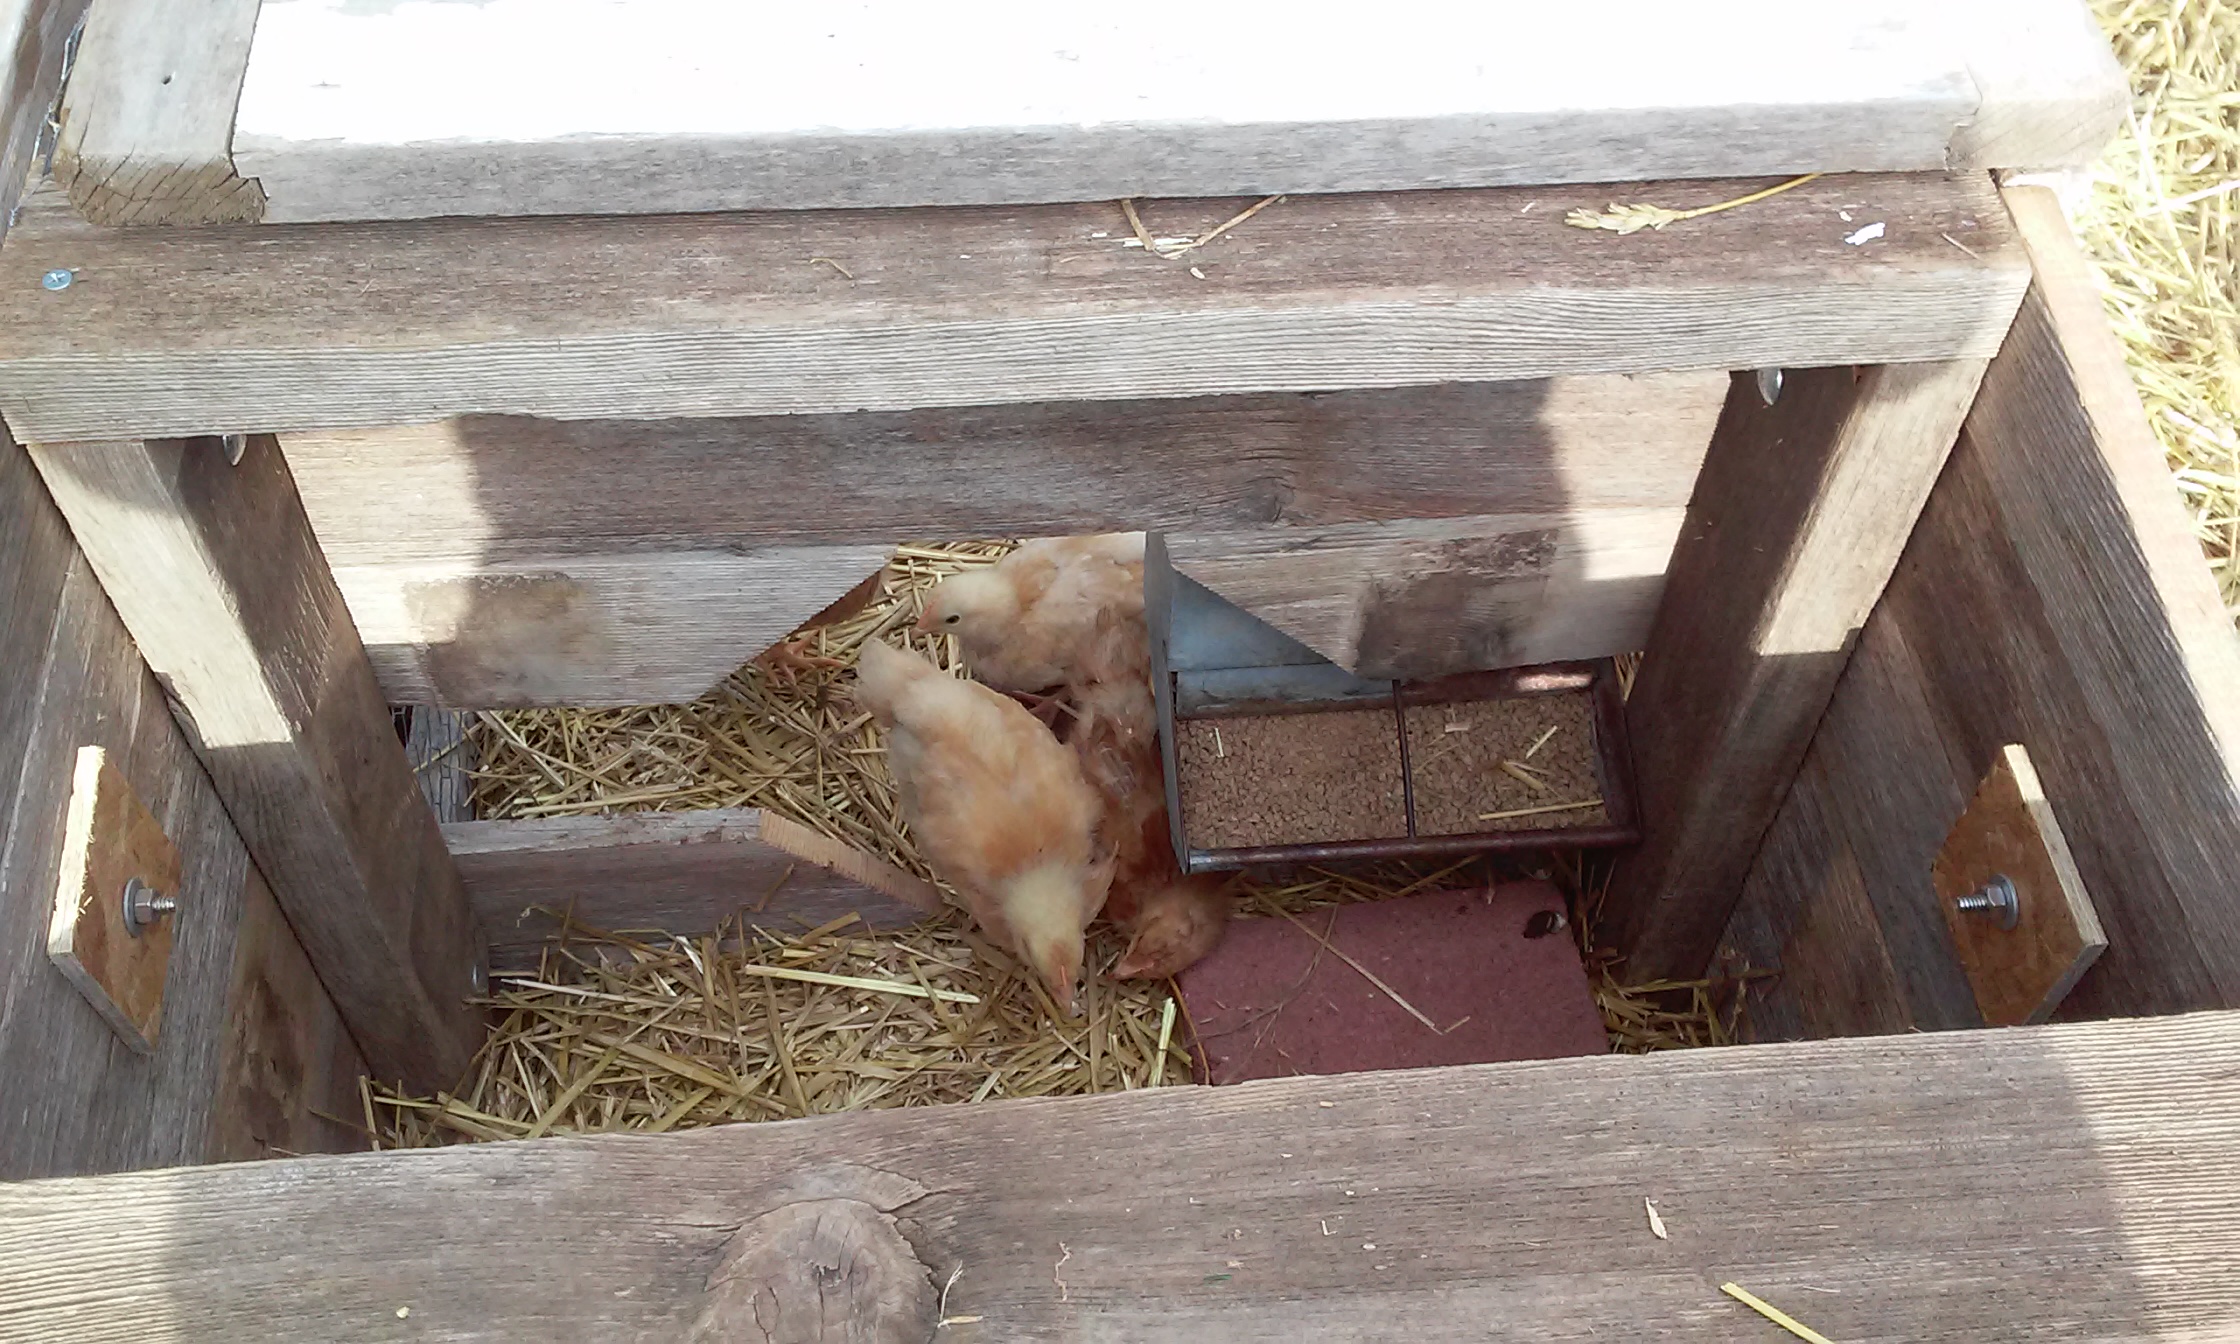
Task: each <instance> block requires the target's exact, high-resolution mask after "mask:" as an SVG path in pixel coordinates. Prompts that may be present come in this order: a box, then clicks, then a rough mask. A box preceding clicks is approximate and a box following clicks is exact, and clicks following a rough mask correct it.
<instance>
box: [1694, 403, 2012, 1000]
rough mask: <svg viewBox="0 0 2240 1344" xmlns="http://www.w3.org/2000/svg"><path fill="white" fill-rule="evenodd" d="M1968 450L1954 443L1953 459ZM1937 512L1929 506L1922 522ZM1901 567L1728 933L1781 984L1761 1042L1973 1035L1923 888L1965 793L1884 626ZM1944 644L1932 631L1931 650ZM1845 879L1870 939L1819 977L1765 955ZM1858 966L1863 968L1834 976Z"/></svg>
mask: <svg viewBox="0 0 2240 1344" xmlns="http://www.w3.org/2000/svg"><path fill="white" fill-rule="evenodd" d="M1966 448H1967V440H1966V436H1965V435H1964V434H1963V436H1962V439H1961V443H1960V445H1959V447H1957V448H1956V449H1955V452H1965V451H1966ZM1939 488H1940V490H1941V489H1942V487H1941V486H1940V487H1939ZM1937 499H1938V495H1937V494H1936V493H1932V494H1931V496H1930V500H1931V508H1930V509H1929V510H1925V511H1924V512H1925V513H1927V512H1933V510H1934V506H1935V503H1936V501H1937ZM1910 563H1911V559H1910V553H1909V558H1908V559H1907V560H1904V561H1901V562H1900V565H1899V568H1898V571H1897V573H1896V574H1895V575H1893V576H1892V580H1891V583H1892V588H1891V589H1886V590H1885V591H1884V606H1883V607H1882V608H1880V609H1878V610H1877V612H1876V614H1875V615H1874V616H1873V617H1871V618H1869V620H1868V621H1867V625H1866V629H1865V630H1864V631H1863V632H1862V633H1861V634H1860V637H1859V644H1858V647H1857V648H1856V649H1855V650H1854V651H1853V652H1852V655H1851V662H1850V664H1849V665H1848V666H1847V667H1845V668H1844V673H1843V678H1842V680H1840V681H1839V682H1837V684H1836V693H1835V695H1834V697H1833V698H1832V699H1831V700H1830V701H1829V704H1828V712H1827V713H1826V715H1824V716H1823V717H1822V718H1821V720H1820V728H1819V731H1818V732H1817V733H1816V734H1815V735H1814V737H1813V741H1812V749H1811V750H1810V751H1809V752H1808V753H1807V754H1806V756H1805V763H1804V767H1803V768H1802V769H1801V770H1799V771H1798V773H1797V779H1796V783H1795V784H1794V785H1792V786H1791V788H1790V791H1789V796H1788V798H1787V799H1785V800H1784V801H1783V802H1782V804H1781V811H1780V813H1779V814H1778V815H1777V816H1776V817H1775V819H1774V824H1773V826H1772V827H1771V828H1770V829H1769V830H1768V831H1767V833H1766V840H1765V844H1764V846H1763V847H1762V848H1761V849H1760V850H1759V853H1758V857H1757V859H1756V860H1755V861H1754V862H1753V863H1752V866H1751V870H1750V876H1749V879H1748V880H1747V881H1746V882H1745V883H1744V884H1743V896H1742V901H1741V904H1740V905H1739V906H1738V907H1737V908H1736V910H1735V915H1734V919H1733V920H1732V921H1730V923H1729V924H1728V926H1727V934H1726V938H1725V940H1724V943H1723V944H1722V951H1731V952H1733V953H1734V954H1735V955H1736V957H1737V958H1739V959H1740V960H1744V961H1747V962H1748V964H1750V965H1751V966H1753V967H1757V968H1760V969H1771V970H1777V971H1780V972H1782V974H1781V975H1780V977H1779V978H1777V979H1775V980H1772V981H1770V982H1766V983H1764V984H1761V985H1759V986H1758V987H1756V988H1755V989H1754V990H1753V993H1752V999H1753V1003H1754V1006H1753V1009H1752V1015H1751V1023H1752V1026H1753V1027H1754V1028H1755V1031H1756V1036H1755V1038H1756V1039H1759V1040H1788V1039H1797V1038H1802V1037H1805V1036H1822V1035H1838V1036H1850V1035H1860V1034H1865V1033H1868V1032H1873V1031H1879V1030H1885V1029H1887V1028H1886V1027H1885V1026H1884V1025H1883V1024H1884V1023H1886V1022H1888V1021H1890V1020H1892V1019H1894V1018H1896V1017H1897V1016H1899V1015H1901V1014H1902V1015H1903V1016H1904V1017H1906V1018H1907V1019H1908V1020H1909V1021H1910V1023H1911V1024H1912V1025H1913V1026H1916V1027H1919V1028H1921V1029H1923V1030H1930V1031H1934V1030H1940V1029H1946V1028H1953V1027H1978V1026H1982V1025H1983V1017H1982V1014H1981V1012H1980V1011H1978V1009H1977V1007H1976V1001H1975V994H1974V992H1973V991H1972V990H1971V989H1970V988H1969V986H1968V979H1967V975H1966V973H1965V972H1964V971H1963V970H1962V969H1961V967H1960V963H1959V960H1958V958H1957V956H1956V955H1955V953H1954V951H1953V947H1952V941H1951V939H1950V938H1949V937H1948V936H1947V934H1946V931H1945V924H1944V916H1943V914H1942V912H1941V911H1939V910H1938V908H1937V904H1936V900H1935V896H1934V892H1933V891H1931V890H1930V888H1929V867H1928V865H1929V863H1930V861H1931V860H1932V859H1933V858H1934V856H1935V854H1936V850H1937V846H1938V845H1939V844H1940V843H1942V842H1943V839H1944V834H1945V829H1946V828H1947V827H1948V826H1949V825H1950V824H1951V821H1952V818H1954V817H1957V816H1959V815H1960V810H1961V808H1962V807H1964V806H1965V805H1966V803H1967V799H1968V790H1969V789H1970V788H1971V787H1972V786H1973V781H1971V780H1969V779H1967V778H1965V777H1964V776H1965V771H1966V767H1965V766H1962V765H1956V764H1954V763H1953V762H1952V761H1951V760H1950V758H1949V757H1948V756H1947V754H1946V743H1945V739H1944V735H1943V731H1942V730H1941V729H1940V728H1939V726H1938V724H1937V722H1936V718H1935V715H1934V713H1933V711H1931V709H1930V708H1929V705H1928V702H1927V699H1926V695H1925V692H1924V689H1923V686H1922V681H1921V672H1920V664H1919V662H1918V661H1917V660H1916V659H1915V658H1914V657H1913V654H1912V652H1911V650H1910V649H1908V648H1907V647H1906V642H1905V638H1904V636H1903V634H1902V633H1901V632H1900V631H1899V629H1898V628H1897V626H1896V625H1895V624H1893V623H1892V621H1891V620H1890V619H1889V616H1888V612H1889V603H1890V601H1891V592H1892V590H1894V589H1896V588H1899V587H1902V586H1903V584H1904V583H1905V580H1906V575H1907V572H1908V566H1909V565H1910ZM1949 633H1950V631H1949V630H1940V631H1938V632H1937V637H1940V638H1941V637H1947V636H1948V635H1949ZM1844 865H1848V866H1850V867H1853V868H1856V869H1857V871H1858V874H1859V882H1860V884H1861V885H1862V886H1863V887H1864V889H1865V891H1866V893H1867V899H1868V901H1869V902H1870V903H1871V904H1872V905H1873V907H1874V912H1875V919H1874V929H1873V932H1872V935H1871V938H1870V939H1869V941H1868V942H1867V943H1865V944H1859V943H1854V944H1850V945H1838V946H1831V947H1823V948H1820V949H1817V951H1816V952H1815V953H1813V954H1810V955H1817V956H1818V957H1819V958H1820V961H1819V969H1812V968H1808V967H1798V968H1796V969H1794V970H1793V971H1792V970H1791V968H1789V967H1788V966H1787V965H1786V961H1785V958H1786V956H1787V955H1788V953H1787V950H1786V949H1785V947H1784V946H1783V944H1782V943H1781V942H1779V941H1778V940H1776V941H1774V942H1771V943H1768V941H1767V940H1766V937H1765V930H1767V929H1769V928H1770V929H1778V930H1781V931H1783V932H1782V933H1781V935H1780V936H1781V937H1786V936H1787V934H1786V931H1787V930H1788V929H1790V928H1792V927H1794V925H1795V923H1796V921H1798V920H1800V919H1803V918H1806V906H1807V904H1808V903H1812V902H1816V901H1818V900H1819V899H1821V898H1822V897H1821V890H1820V888H1819V887H1818V886H1817V885H1815V884H1816V883H1818V882H1820V881H1822V880H1825V879H1824V877H1823V874H1825V873H1827V872H1829V871H1830V870H1831V869H1833V868H1836V867H1839V866H1844ZM1858 936H1860V937H1867V936H1868V935H1866V934H1864V933H1863V932H1862V933H1860V934H1859V935H1858ZM1877 945H1879V947H1880V950H1879V951H1878V950H1876V948H1877ZM1860 959H1863V960H1864V961H1866V962H1867V963H1869V964H1868V965H1866V966H1864V967H1854V966H1849V965H1844V966H1843V968H1842V969H1840V970H1837V969H1834V968H1835V967H1837V966H1838V965H1841V964H1843V963H1848V962H1851V961H1854V960H1860ZM1884 964H1887V965H1888V967H1889V968H1890V970H1891V971H1892V972H1893V973H1894V974H1895V975H1896V977H1897V980H1896V984H1895V985H1894V986H1890V987H1889V989H1890V992H1889V994H1888V996H1887V998H1886V999H1884V1000H1880V1001H1877V1000H1876V999H1875V997H1874V996H1872V995H1868V994H1861V995H1858V996H1855V997H1854V998H1853V1000H1852V1006H1853V1007H1854V1008H1855V1009H1856V1010H1857V1011H1856V1014H1855V1015H1848V1016H1843V1015H1831V1014H1829V1013H1827V1012H1826V1011H1825V1005H1824V1004H1823V1003H1822V1002H1821V994H1820V990H1819V977H1820V976H1821V975H1829V976H1832V977H1835V978H1837V979H1842V980H1848V981H1850V982H1851V983H1854V984H1858V983H1867V984H1885V983H1886V982H1885V981H1883V980H1882V976H1881V970H1880V968H1881V966H1882V965H1884ZM1862 977H1863V979H1862ZM1808 1019H1809V1022H1810V1027H1809V1029H1808V1026H1807V1022H1808Z"/></svg>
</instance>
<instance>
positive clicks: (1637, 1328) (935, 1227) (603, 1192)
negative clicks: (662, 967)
mask: <svg viewBox="0 0 2240 1344" xmlns="http://www.w3.org/2000/svg"><path fill="white" fill-rule="evenodd" d="M2236 1054H2240V1014H2234V1013H2215V1014H2203V1015H2198V1016H2192V1017H2180V1018H2170V1019H2156V1020H2140V1021H2125V1022H2109V1023H2100V1024H2093V1025H2080V1026H2052V1027H2029V1028H2018V1029H2012V1030H2006V1031H1994V1032H1963V1033H1949V1034H1942V1035H1926V1036H1923V1035H1916V1036H1900V1037H1894V1038H1887V1039H1868V1040H1846V1041H1831V1042H1817V1043H1811V1044H1803V1045H1786V1046H1744V1047H1736V1048H1730V1049H1715V1050H1713V1049H1707V1050H1693V1051H1682V1052H1676V1053H1669V1054H1663V1055H1656V1056H1649V1057H1623V1056H1618V1057H1604V1058H1598V1059H1572V1060H1560V1061H1549V1062H1543V1063H1530V1064H1510V1065H1485V1066H1477V1067H1467V1068H1447V1069H1424V1070H1419V1071H1413V1072H1404V1073H1372V1074H1355V1075H1349V1076H1342V1077H1328V1078H1292V1079H1284V1080H1280V1081H1271V1082H1262V1083H1250V1084H1245V1085H1242V1086H1238V1087H1226V1088H1194V1089H1186V1090H1160V1091H1153V1092H1136V1093H1126V1094H1119V1095H1108V1096H1100V1097H1094V1098H1079V1099H1067V1100H1059V1101H1039V1100H1037V1101H1022V1102H1001V1101H998V1102H993V1103H988V1104H983V1105H966V1106H948V1107H940V1108H935V1109H931V1110H914V1111H875V1112H867V1113H860V1114H851V1115H844V1116H832V1117H825V1118H819V1119H813V1120H807V1121H798V1122H788V1123H773V1124H744V1125H731V1126H725V1127H722V1128H717V1129H709V1130H701V1131H697V1132H693V1133H689V1134H665V1135H659V1136H638V1137H633V1136H625V1135H611V1136H603V1137H597V1138H581V1139H578V1138H546V1139H538V1140H532V1141H528V1142H520V1143H502V1144H477V1145H468V1146H463V1147H454V1148H446V1149H441V1150H437V1151H428V1152H394V1153H372V1154H359V1155H353V1156H348V1157H335V1158H317V1159H306V1160H303V1161H289V1162H265V1163H253V1164H247V1165H242V1166H236V1167H230V1168H204V1169H190V1170H180V1171H165V1172H151V1173H145V1174H139V1175H129V1176H115V1177H101V1178H94V1179H86V1180H67V1181H50V1182H35V1183H28V1184H20V1185H13V1186H0V1319H5V1320H6V1322H7V1324H8V1329H9V1330H10V1331H11V1332H13V1333H16V1334H20V1335H21V1336H23V1337H25V1338H39V1339H77V1340H143V1339H145V1340H154V1339H172V1338H181V1337H191V1338H225V1339H236V1340H293V1339H367V1338H387V1337H392V1336H393V1337H400V1338H401V1337H405V1336H406V1335H408V1334H409V1335H420V1334H432V1335H440V1336H442V1337H444V1338H449V1339H461V1340H466V1339H522V1338H537V1339H545V1340H552V1341H556V1342H564V1341H576V1340H583V1341H592V1340H598V1341H638V1340H643V1341H653V1340H665V1339H678V1338H695V1339H715V1338H724V1339H729V1338H736V1337H739V1336H738V1335H737V1334H733V1333H724V1332H723V1331H722V1330H721V1329H719V1327H721V1326H723V1325H724V1322H725V1321H726V1320H727V1319H728V1320H730V1322H731V1324H730V1328H731V1329H733V1330H737V1329H739V1328H740V1326H739V1324H738V1321H737V1319H735V1318H731V1317H728V1316H727V1313H730V1312H734V1311H740V1310H741V1309H742V1308H744V1309H745V1310H744V1314H745V1317H746V1319H748V1320H752V1319H754V1317H753V1314H752V1306H753V1302H752V1299H755V1298H756V1297H758V1296H759V1294H758V1291H757V1290H758V1289H759V1288H761V1287H763V1286H765V1285H770V1286H773V1287H774V1288H776V1289H778V1290H782V1291H781V1295H780V1296H779V1297H777V1298H764V1299H763V1305H764V1306H765V1308H766V1309H767V1308H771V1307H779V1308H786V1307H798V1306H799V1305H800V1303H799V1301H798V1300H797V1299H789V1298H788V1297H787V1296H786V1294H787V1293H790V1291H791V1290H790V1289H788V1288H787V1284H788V1282H789V1281H791V1276H793V1275H795V1274H799V1275H803V1276H805V1277H807V1278H808V1279H809V1280H810V1286H809V1287H808V1288H807V1291H808V1292H809V1294H810V1303H809V1305H810V1306H811V1307H812V1309H813V1308H814V1306H815V1304H816V1301H817V1294H816V1291H815V1286H814V1285H815V1283H816V1281H817V1280H816V1277H815V1274H814V1269H815V1266H816V1265H818V1264H820V1263H822V1264H825V1265H828V1266H834V1267H836V1268H835V1269H834V1270H833V1271H832V1272H829V1273H828V1274H827V1275H826V1277H825V1278H824V1279H823V1282H824V1283H825V1284H827V1285H829V1286H830V1289H831V1292H832V1293H833V1299H834V1302H835V1303H838V1302H844V1301H847V1300H848V1299H849V1297H850V1296H851V1295H852V1294H854V1293H857V1292H858V1291H860V1289H861V1288H862V1286H863V1285H864V1284H865V1283H866V1282H870V1281H874V1280H876V1281H878V1282H881V1283H884V1284H888V1285H891V1286H892V1287H893V1289H894V1294H893V1296H892V1298H891V1299H889V1301H888V1305H887V1307H886V1308H885V1309H884V1310H883V1311H877V1312H870V1311H866V1312H862V1313H860V1314H856V1313H850V1314H845V1315H842V1314H841V1313H842V1312H843V1311H844V1309H843V1308H841V1307H839V1306H837V1305H835V1306H834V1307H832V1308H831V1312H832V1315H835V1316H839V1319H832V1318H831V1316H828V1318H827V1320H826V1322H825V1324H826V1332H825V1333H822V1334H817V1333H814V1332H809V1333H803V1334H801V1335H799V1336H795V1335H792V1334H788V1335H787V1336H786V1337H789V1338H791V1337H801V1338H826V1339H835V1340H837V1339H840V1338H843V1337H844V1338H849V1339H873V1338H875V1339H912V1340H931V1339H934V1338H937V1337H938V1338H940V1339H944V1340H949V1339H954V1340H958V1341H964V1342H966V1344H970V1342H971V1341H979V1340H1057V1339H1069V1338H1079V1337H1084V1336H1087V1337H1096V1338H1110V1339H1123V1340H1136V1341H1151V1340H1177V1341H1179V1340H1202V1339H1213V1338H1218V1339H1224V1340H1238V1341H1248V1342H1249V1341H1265V1342H1266V1344H1276V1342H1277V1341H1293V1340H1300V1339H1364V1338H1376V1339H1390V1338H1396V1337H1405V1338H1410V1339H1421V1340H1426V1341H1448V1340H1455V1341H1460V1340H1483V1339H1486V1338H1489V1337H1491V1338H1507V1339H1520V1340H1523V1339H1530V1340H1555V1341H1569V1340H1581V1341H1584V1340H1591V1339H1596V1338H1601V1339H1613V1338H1633V1337H1640V1336H1643V1335H1653V1336H1655V1337H1656V1338H1659V1339H1670V1340H1703V1341H1721V1342H1722V1344H1724V1342H1725V1341H1731V1340H1737V1339H1757V1338H1761V1337H1762V1338H1766V1339H1769V1340H1770V1339H1772V1338H1774V1337H1775V1332H1774V1330H1773V1328H1772V1327H1771V1326H1769V1325H1767V1324H1766V1323H1765V1322H1763V1321H1760V1320H1758V1319H1757V1318H1755V1317H1753V1316H1751V1315H1750V1314H1749V1313H1748V1312H1746V1311H1745V1310H1744V1309H1743V1308H1742V1307H1741V1306H1740V1305H1738V1304H1737V1303H1735V1302H1733V1301H1731V1300H1729V1299H1727V1298H1725V1297H1723V1296H1722V1295H1721V1294H1720V1292H1719V1287H1718V1285H1719V1284H1721V1283H1723V1282H1729V1281H1732V1282H1736V1283H1739V1284H1741V1285H1742V1286H1743V1287H1745V1288H1747V1289H1749V1290H1751V1291H1753V1292H1755V1293H1757V1294H1759V1295H1760V1296H1762V1297H1764V1298H1766V1299H1768V1300H1770V1301H1772V1302H1774V1303H1775V1304H1777V1305H1779V1306H1781V1307H1783V1308H1784V1309H1786V1310H1788V1311H1789V1312H1790V1313H1792V1314H1793V1315H1795V1316H1796V1317H1798V1318H1800V1319H1802V1320H1803V1321H1805V1322H1806V1323H1807V1324H1809V1325H1811V1326H1813V1327H1814V1328H1816V1329H1818V1330H1820V1331H1821V1332H1823V1333H1824V1334H1826V1335H1827V1336H1828V1337H1830V1338H1832V1339H1849V1340H1864V1339H1887V1340H1900V1339H1903V1340H1921V1339H1959V1338H1976V1339H2019V1338H2039V1337H2044V1338H2056V1337H2058V1338H2061V1339H2064V1340H2084V1341H2102V1340H2104V1341H2117V1340H2123V1341H2138V1340H2171V1341H2179V1340H2189V1341H2190V1340H2202V1339H2210V1338H2223V1337H2226V1336H2228V1335H2229V1334H2230V1333H2231V1332H2232V1331H2234V1330H2235V1329H2240V1219H2236V1218H2235V1217H2234V1200H2235V1197H2236V1196H2235V1177H2234V1173H2235V1172H2236V1171H2240V1073H2236V1072H2235V1071H2234V1070H2233V1069H2232V1067H2231V1064H2230V1061H2231V1060H2232V1059H2233V1058H2234V1057H2235V1056H2236ZM1644 1201H1651V1202H1653V1203H1654V1204H1655V1206H1656V1209H1657V1211H1658V1214H1659V1216H1660V1217H1661V1219H1662V1221H1663V1225H1664V1227H1665V1228H1666V1229H1667V1231H1668V1234H1669V1235H1668V1239H1664V1240H1660V1239H1658V1238H1657V1237H1655V1236H1653V1235H1652V1234H1651V1231H1650V1226H1649V1217H1648V1214H1647V1212H1646V1211H1645V1209H1644V1207H1643V1205H1644ZM838 1266H850V1267H851V1268H850V1269H849V1270H848V1271H847V1272H846V1273H841V1272H839V1271H838V1269H837V1267H838ZM765 1276H767V1277H765ZM882 1276H884V1277H882ZM913 1284H914V1286H913ZM944 1285H946V1290H945V1291H944ZM937 1302H938V1305H939V1306H940V1307H943V1308H945V1309H946V1311H947V1313H948V1321H947V1324H945V1325H942V1326H941V1327H940V1328H939V1331H938V1335H937V1334H936V1326H935V1320H936V1318H935V1309H936V1304H937ZM696 1324H697V1325H698V1326H699V1327H701V1332H700V1333H693V1331H694V1327H695V1325H696ZM747 1337H750V1338H751V1337H755V1336H754V1335H753V1334H752V1333H751V1332H748V1333H747Z"/></svg>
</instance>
